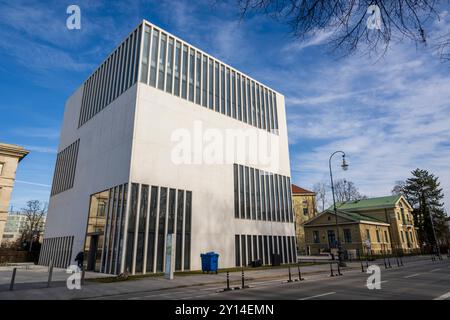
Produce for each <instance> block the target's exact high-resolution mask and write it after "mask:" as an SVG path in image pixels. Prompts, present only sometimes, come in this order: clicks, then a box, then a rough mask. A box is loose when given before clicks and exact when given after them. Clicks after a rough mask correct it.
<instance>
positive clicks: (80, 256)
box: [75, 251, 84, 269]
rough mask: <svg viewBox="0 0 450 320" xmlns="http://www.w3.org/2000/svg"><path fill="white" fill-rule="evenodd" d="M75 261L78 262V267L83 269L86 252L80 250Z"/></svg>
mask: <svg viewBox="0 0 450 320" xmlns="http://www.w3.org/2000/svg"><path fill="white" fill-rule="evenodd" d="M75 261H76V262H77V264H78V268H80V269H83V261H84V252H83V251H80V252H78V254H77V256H76V257H75Z"/></svg>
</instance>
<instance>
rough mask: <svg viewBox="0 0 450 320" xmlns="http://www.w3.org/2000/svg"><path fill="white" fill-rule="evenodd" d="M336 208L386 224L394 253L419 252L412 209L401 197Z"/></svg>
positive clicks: (375, 199)
mask: <svg viewBox="0 0 450 320" xmlns="http://www.w3.org/2000/svg"><path fill="white" fill-rule="evenodd" d="M336 206H337V208H338V209H339V210H345V211H352V212H357V213H360V214H364V215H365V216H370V217H373V218H376V219H378V220H381V221H384V222H386V223H388V224H389V225H390V227H389V236H390V238H391V239H392V249H393V250H394V251H402V252H404V253H414V252H417V251H419V250H420V244H419V242H418V237H417V230H416V228H415V227H414V219H413V216H412V210H413V208H412V207H411V205H410V204H409V203H408V201H406V199H405V198H404V197H403V196H401V195H394V196H387V197H378V198H370V199H362V200H356V201H348V202H345V203H338V204H336ZM329 209H331V208H329Z"/></svg>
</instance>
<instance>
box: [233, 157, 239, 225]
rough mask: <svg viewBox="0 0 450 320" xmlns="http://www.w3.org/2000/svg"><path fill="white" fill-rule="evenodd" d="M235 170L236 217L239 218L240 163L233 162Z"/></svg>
mask: <svg viewBox="0 0 450 320" xmlns="http://www.w3.org/2000/svg"><path fill="white" fill-rule="evenodd" d="M233 172H234V217H235V218H236V219H238V218H239V181H238V165H237V164H233Z"/></svg>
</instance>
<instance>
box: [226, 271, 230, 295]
mask: <svg viewBox="0 0 450 320" xmlns="http://www.w3.org/2000/svg"><path fill="white" fill-rule="evenodd" d="M230 290H231V288H230V272H229V271H227V287H226V288H225V291H230Z"/></svg>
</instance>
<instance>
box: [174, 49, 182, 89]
mask: <svg viewBox="0 0 450 320" xmlns="http://www.w3.org/2000/svg"><path fill="white" fill-rule="evenodd" d="M180 67H181V43H180V42H178V41H177V44H176V46H175V70H174V73H175V81H174V88H173V89H174V90H173V93H174V94H175V95H176V96H180Z"/></svg>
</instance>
